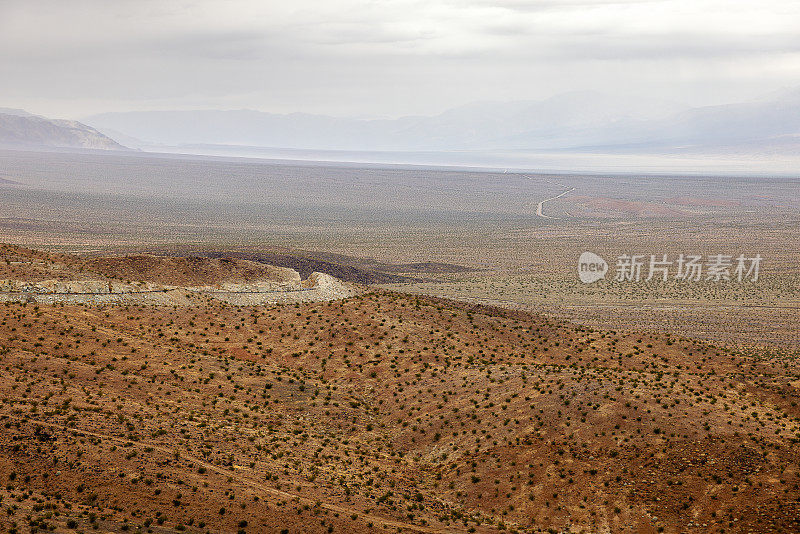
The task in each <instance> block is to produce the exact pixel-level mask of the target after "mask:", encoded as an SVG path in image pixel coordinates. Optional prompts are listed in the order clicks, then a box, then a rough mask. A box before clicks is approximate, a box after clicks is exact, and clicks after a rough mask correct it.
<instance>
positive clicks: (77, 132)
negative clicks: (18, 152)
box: [0, 108, 127, 150]
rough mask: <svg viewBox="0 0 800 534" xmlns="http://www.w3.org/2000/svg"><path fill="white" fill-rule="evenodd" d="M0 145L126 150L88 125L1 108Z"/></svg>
mask: <svg viewBox="0 0 800 534" xmlns="http://www.w3.org/2000/svg"><path fill="white" fill-rule="evenodd" d="M0 147H6V148H8V147H11V148H74V149H98V150H127V148H126V147H124V146H122V145H121V144H119V143H117V142H116V141H114V140H113V139H111V138H110V137H108V136H106V135H104V134H102V133H100V132H98V131H97V130H95V129H94V128H92V127H91V126H87V125H85V124H82V123H80V122H76V121H66V120H54V119H47V118H45V117H40V116H37V115H32V114H30V113H28V112H26V111H23V110H21V109H8V108H0Z"/></svg>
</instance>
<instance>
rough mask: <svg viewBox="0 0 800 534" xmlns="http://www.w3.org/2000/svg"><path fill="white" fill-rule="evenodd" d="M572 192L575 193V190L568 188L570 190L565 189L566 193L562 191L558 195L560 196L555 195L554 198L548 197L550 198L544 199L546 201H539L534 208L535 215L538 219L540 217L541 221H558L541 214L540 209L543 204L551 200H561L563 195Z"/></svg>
mask: <svg viewBox="0 0 800 534" xmlns="http://www.w3.org/2000/svg"><path fill="white" fill-rule="evenodd" d="M573 191H575V188H574V187H572V188H570V189H567V190H566V191H563V192H562V193H560V194H558V195H556V196H554V197H550V198H546V199H544V200H542V201H541V202H539V204H538V205H537V206H536V215H538V216H539V217H541V218H543V219H558V217H551V216H550V215H545V214H544V213H542V208H543V207H544V203H545V202H549V201H551V200H555V199H557V198H561V197H563V196H564V195H566V194H567V193H571V192H573Z"/></svg>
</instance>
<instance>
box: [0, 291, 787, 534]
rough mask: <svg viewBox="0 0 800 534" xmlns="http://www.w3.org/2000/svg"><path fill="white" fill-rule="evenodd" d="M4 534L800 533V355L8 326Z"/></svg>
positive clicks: (269, 316)
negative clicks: (27, 533) (13, 533)
mask: <svg viewBox="0 0 800 534" xmlns="http://www.w3.org/2000/svg"><path fill="white" fill-rule="evenodd" d="M0 354H1V355H2V359H3V364H4V366H5V370H4V373H3V375H2V378H0V399H2V402H1V403H0V424H2V425H3V432H2V433H0V499H2V502H3V506H4V508H5V509H6V511H7V513H4V514H3V515H2V516H0V529H5V530H9V531H10V530H11V529H16V530H17V531H19V530H20V527H21V526H23V525H25V526H27V527H29V528H31V529H32V530H33V529H36V530H55V531H56V532H67V531H73V530H75V529H79V530H82V531H84V532H88V531H91V530H93V529H102V531H104V532H123V531H137V530H142V531H147V530H148V529H151V530H153V532H159V533H167V532H191V533H201V532H207V531H211V532H244V533H248V532H281V531H284V529H286V531H288V532H292V533H294V532H305V533H311V532H320V533H323V532H325V533H332V532H348V533H362V532H363V533H367V532H370V533H375V532H479V533H484V532H485V533H488V532H503V531H505V532H509V531H511V532H531V533H532V532H542V531H550V532H630V531H631V530H632V531H636V532H660V531H664V532H698V533H700V532H703V533H705V532H756V531H757V532H800V505H798V501H799V500H800V459H799V458H798V456H797V443H798V440H799V439H800V406H798V401H800V367H799V366H798V358H797V355H796V354H794V355H792V354H788V353H779V352H773V353H768V352H759V353H757V354H739V353H733V352H729V351H726V350H723V349H719V348H717V347H714V346H712V345H709V344H706V343H701V342H696V341H692V340H689V339H680V338H676V337H675V336H671V335H667V334H638V333H619V332H613V331H597V330H593V329H590V328H585V327H581V326H577V325H574V324H570V323H567V322H561V321H553V320H551V319H546V318H542V317H539V316H536V315H532V314H528V313H523V312H511V311H507V310H502V309H498V308H490V307H485V306H476V305H465V304H460V303H457V302H452V301H445V300H437V299H433V298H420V297H414V296H408V295H399V294H394V293H388V292H374V293H371V294H365V295H360V296H356V297H353V298H348V299H344V300H338V301H335V302H326V303H297V304H293V305H283V306H268V307H263V306H262V307H239V306H230V305H224V304H220V303H209V304H208V305H201V306H193V307H172V306H161V307H158V306H106V307H102V308H97V307H84V306H69V305H65V306H47V305H36V306H34V305H25V304H17V303H14V304H3V305H0Z"/></svg>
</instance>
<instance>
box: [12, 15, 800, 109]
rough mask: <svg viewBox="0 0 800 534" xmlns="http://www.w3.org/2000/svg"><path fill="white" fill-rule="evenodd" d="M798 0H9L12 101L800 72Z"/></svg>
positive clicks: (649, 81) (722, 82)
mask: <svg viewBox="0 0 800 534" xmlns="http://www.w3.org/2000/svg"><path fill="white" fill-rule="evenodd" d="M798 21H800V2H797V1H796V0H763V1H760V2H752V1H739V0H618V1H603V0H564V1H559V0H500V1H495V2H491V1H488V0H487V1H484V0H472V1H470V0H464V1H456V0H450V1H448V0H419V1H418V0H392V1H366V0H343V1H337V0H320V1H313V0H291V1H288V2H286V1H280V2H273V1H264V0H259V1H246V0H239V1H226V2H209V1H203V0H200V1H171V0H159V1H152V2H151V1H145V0H135V1H134V0H130V1H129V0H115V1H113V2H108V1H107V0H74V1H70V0H52V1H50V0H19V1H16V0H0V107H2V106H5V107H22V108H25V109H28V110H29V111H32V112H36V113H42V114H46V115H49V116H54V117H67V118H76V117H80V116H83V115H88V114H91V113H97V112H103V111H128V110H152V109H234V108H250V109H258V110H262V111H272V112H292V111H303V112H311V113H326V114H333V115H343V116H371V117H372V116H387V117H395V116H399V115H405V114H432V113H437V112H440V111H443V110H444V109H446V108H448V107H452V106H456V105H460V104H464V103H467V102H471V101H475V100H522V99H539V98H544V97H548V96H551V95H553V94H556V93H560V92H565V91H573V90H584V89H595V90H601V91H606V92H617V93H623V94H637V93H640V94H648V95H652V96H657V97H660V98H665V99H671V100H676V101H680V102H684V103H687V104H691V105H701V104H709V103H716V102H731V101H737V100H746V99H751V98H756V97H758V96H760V95H765V94H768V93H770V92H772V91H779V90H782V89H786V88H791V87H798V86H800V26H799V25H798Z"/></svg>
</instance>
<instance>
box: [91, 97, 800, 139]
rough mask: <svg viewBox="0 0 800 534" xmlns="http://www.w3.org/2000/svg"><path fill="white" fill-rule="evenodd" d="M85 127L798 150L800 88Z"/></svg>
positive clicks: (151, 133)
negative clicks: (728, 96)
mask: <svg viewBox="0 0 800 534" xmlns="http://www.w3.org/2000/svg"><path fill="white" fill-rule="evenodd" d="M85 122H86V123H88V124H91V125H92V126H94V127H95V128H97V129H98V130H99V131H101V132H104V133H106V134H107V135H109V136H111V137H114V138H115V139H118V140H120V141H122V142H124V143H125V144H128V145H129V146H137V147H140V148H145V149H147V148H150V149H152V148H153V147H157V146H159V145H161V146H172V147H180V146H189V145H193V146H194V147H195V148H196V147H197V146H202V145H234V146H249V147H279V148H289V149H312V150H360V151H370V150H372V151H420V150H424V151H442V150H444V151H447V150H566V151H580V152H586V151H589V152H592V151H599V152H606V153H608V152H611V153H614V152H634V153H636V152H671V151H674V150H684V151H685V150H695V151H701V152H702V151H705V150H715V151H723V152H724V151H726V150H756V151H765V150H766V151H769V150H779V151H794V150H796V148H797V147H798V146H800V90H795V91H790V92H785V93H782V94H780V95H777V96H774V97H772V98H769V99H766V100H762V101H757V102H749V103H741V104H729V105H720V106H707V107H698V108H689V107H687V106H682V105H680V104H677V103H674V102H665V101H659V100H654V99H648V98H639V99H631V98H627V97H626V98H623V97H616V96H614V95H606V94H602V93H594V92H577V93H567V94H563V95H559V96H555V97H552V98H549V99H546V100H541V101H519V102H480V103H474V104H470V105H466V106H462V107H458V108H453V109H451V110H448V111H445V112H444V113H441V114H439V115H435V116H430V117H421V116H412V117H402V118H398V119H375V120H366V119H349V118H336V117H330V116H325V115H311V114H304V113H291V114H275V113H265V112H260V111H251V110H232V111H145V112H128V113H104V114H100V115H93V116H91V117H87V118H86V119H85Z"/></svg>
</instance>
